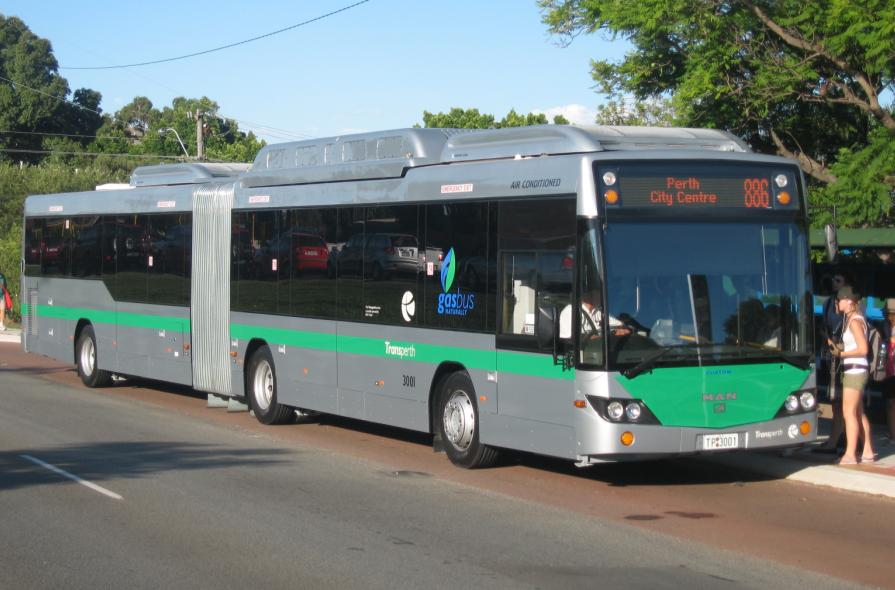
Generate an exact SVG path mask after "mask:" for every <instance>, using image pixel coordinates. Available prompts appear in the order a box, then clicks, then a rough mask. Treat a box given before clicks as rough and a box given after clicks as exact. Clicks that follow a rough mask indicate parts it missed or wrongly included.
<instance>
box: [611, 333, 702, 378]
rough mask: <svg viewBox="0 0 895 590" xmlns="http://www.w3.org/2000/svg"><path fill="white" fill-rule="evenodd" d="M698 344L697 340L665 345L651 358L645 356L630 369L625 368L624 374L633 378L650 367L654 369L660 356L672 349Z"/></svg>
mask: <svg viewBox="0 0 895 590" xmlns="http://www.w3.org/2000/svg"><path fill="white" fill-rule="evenodd" d="M696 346H698V345H697V344H696V343H695V342H694V343H692V344H689V343H688V344H675V345H673V346H663V347H662V349H661V350H660V351H659V352H657V353H656V354H654V355H653V356H651V357H649V358H645V359H643V360H642V361H640V362H639V363H637V364H636V365H634V366H633V367H631V368H630V369H625V370H624V371H622V375H624V376H625V377H627V378H628V379H633V378H634V377H636V376H637V375H640V374H641V373H645V372H646V371H649V370H650V369H652V368H653V367H654V366H655V364H656V362H657V361H658V360H659V359H660V358H662V357H663V356H665V355H666V354H668V353H669V352H671V351H672V350H675V349H677V348H692V347H696Z"/></svg>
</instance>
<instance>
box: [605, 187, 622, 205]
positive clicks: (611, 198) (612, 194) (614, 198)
mask: <svg viewBox="0 0 895 590" xmlns="http://www.w3.org/2000/svg"><path fill="white" fill-rule="evenodd" d="M603 197H604V198H605V199H606V202H607V203H609V204H610V205H615V204H616V203H618V192H616V191H614V190H613V189H609V190H608V191H606V192H605V193H603Z"/></svg>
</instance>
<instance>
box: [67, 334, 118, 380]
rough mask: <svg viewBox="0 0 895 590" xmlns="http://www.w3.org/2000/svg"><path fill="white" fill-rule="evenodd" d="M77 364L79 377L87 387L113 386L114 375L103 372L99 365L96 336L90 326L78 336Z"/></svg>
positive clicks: (76, 348) (76, 346)
mask: <svg viewBox="0 0 895 590" xmlns="http://www.w3.org/2000/svg"><path fill="white" fill-rule="evenodd" d="M75 364H76V365H77V367H78V377H80V378H81V381H82V382H83V383H84V385H86V386H87V387H107V386H108V385H111V384H112V373H110V372H109V371H103V370H102V369H100V368H99V366H98V364H97V354H96V334H95V333H94V332H93V326H91V325H90V324H87V325H86V326H84V328H83V329H81V333H80V334H79V335H78V341H77V344H75Z"/></svg>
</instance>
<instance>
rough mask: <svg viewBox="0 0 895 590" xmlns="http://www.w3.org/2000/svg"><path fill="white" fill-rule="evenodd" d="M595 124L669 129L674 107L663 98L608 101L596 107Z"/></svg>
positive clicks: (672, 122) (672, 119)
mask: <svg viewBox="0 0 895 590" xmlns="http://www.w3.org/2000/svg"><path fill="white" fill-rule="evenodd" d="M596 122H597V123H598V124H600V125H643V126H647V127H671V126H672V125H674V107H672V105H671V101H670V100H668V99H667V98H664V97H660V98H648V99H646V100H639V101H626V100H623V99H616V100H610V101H608V102H606V103H605V104H601V105H600V106H598V107H597V117H596Z"/></svg>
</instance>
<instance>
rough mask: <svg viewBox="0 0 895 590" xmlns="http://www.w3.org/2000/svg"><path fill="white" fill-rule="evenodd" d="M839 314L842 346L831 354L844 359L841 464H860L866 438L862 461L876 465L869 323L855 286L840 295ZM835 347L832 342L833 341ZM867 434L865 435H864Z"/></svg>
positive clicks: (843, 288) (841, 291)
mask: <svg viewBox="0 0 895 590" xmlns="http://www.w3.org/2000/svg"><path fill="white" fill-rule="evenodd" d="M836 296H837V298H838V299H839V301H838V308H839V312H840V313H842V314H843V315H844V316H845V319H844V320H843V325H844V328H843V330H842V346H841V348H840V347H839V346H836V345H834V346H833V347H832V350H831V353H832V354H833V356H838V357H840V358H841V360H842V367H843V369H844V370H843V373H842V415H843V417H844V418H845V454H843V455H842V458H840V459H839V464H840V465H856V464H857V463H858V457H857V449H858V439H859V438H861V436H862V434H863V437H864V448H863V453H862V456H861V460H862V461H863V462H864V463H872V462H874V461H875V460H876V455H875V453H874V452H873V439H872V437H871V436H870V421H869V420H867V416H866V415H865V414H864V404H863V397H864V386H865V385H867V377H868V375H869V373H868V363H867V351H868V350H869V347H870V345H869V344H868V342H867V323H866V322H867V320H865V319H864V316H862V315H861V312H860V311H858V302H859V301H860V300H861V296H860V295H858V294H857V293H855V291H854V289H852V288H851V287H842V288H841V289H839V291H838V292H837V293H836ZM831 344H832V342H831ZM862 431H863V432H862Z"/></svg>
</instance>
